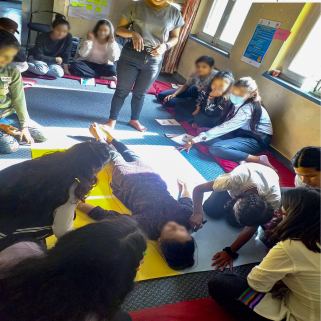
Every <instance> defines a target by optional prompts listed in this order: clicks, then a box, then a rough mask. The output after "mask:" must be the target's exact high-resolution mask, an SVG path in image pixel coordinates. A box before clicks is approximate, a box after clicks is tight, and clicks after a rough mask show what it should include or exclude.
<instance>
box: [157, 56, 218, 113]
mask: <svg viewBox="0 0 321 321" xmlns="http://www.w3.org/2000/svg"><path fill="white" fill-rule="evenodd" d="M195 65H196V67H195V72H194V73H193V74H192V75H191V76H190V78H189V80H188V81H187V82H186V84H184V85H183V86H181V87H180V88H179V89H171V90H165V91H163V92H161V93H160V94H158V95H157V98H158V99H159V100H160V101H162V102H163V104H164V105H165V106H166V107H175V105H176V104H177V102H178V101H179V100H180V99H182V98H191V100H192V101H194V102H195V100H196V99H197V98H198V94H199V92H200V91H201V90H204V89H205V88H207V87H208V86H209V84H211V82H212V80H213V78H214V76H215V74H216V73H217V70H215V69H214V59H213V58H212V57H211V56H202V57H200V58H198V59H197V60H196V61H195Z"/></svg>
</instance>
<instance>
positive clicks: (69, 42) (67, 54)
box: [61, 34, 72, 75]
mask: <svg viewBox="0 0 321 321" xmlns="http://www.w3.org/2000/svg"><path fill="white" fill-rule="evenodd" d="M66 41H67V44H66V49H65V50H64V52H63V53H62V55H61V58H62V64H63V68H64V71H65V74H66V75H70V72H69V63H70V56H71V49H72V36H71V34H68V36H67V39H66Z"/></svg>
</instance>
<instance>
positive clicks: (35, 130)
mask: <svg viewBox="0 0 321 321" xmlns="http://www.w3.org/2000/svg"><path fill="white" fill-rule="evenodd" d="M19 49H20V45H19V42H18V40H17V39H16V38H15V36H14V35H13V34H11V33H9V32H8V31H6V30H0V76H1V78H0V152H1V153H5V154H9V153H13V152H15V151H17V150H18V149H19V143H18V141H17V140H16V139H15V138H14V136H19V139H20V141H22V139H25V140H26V142H27V144H30V143H32V142H33V140H36V141H39V142H43V141H45V140H46V138H45V137H44V136H43V134H42V133H41V131H40V128H41V127H40V125H38V124H37V123H36V122H34V121H32V120H31V119H30V118H29V114H28V110H27V106H26V100H25V94H24V90H23V83H22V78H21V74H20V72H19V69H18V68H17V67H16V66H14V65H13V64H11V61H12V59H13V57H14V56H15V55H16V54H17V52H18V51H19ZM2 183H3V182H2Z"/></svg>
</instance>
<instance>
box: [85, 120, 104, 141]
mask: <svg viewBox="0 0 321 321" xmlns="http://www.w3.org/2000/svg"><path fill="white" fill-rule="evenodd" d="M89 131H90V133H91V134H92V135H93V136H94V137H95V138H96V140H99V139H104V140H107V135H106V134H105V133H104V132H103V131H102V130H101V129H100V127H99V125H98V124H97V123H93V124H92V125H91V126H90V128H89Z"/></svg>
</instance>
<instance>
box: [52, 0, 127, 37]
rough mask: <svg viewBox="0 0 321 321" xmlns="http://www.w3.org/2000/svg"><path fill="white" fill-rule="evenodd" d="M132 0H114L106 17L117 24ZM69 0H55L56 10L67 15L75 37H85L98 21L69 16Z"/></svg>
mask: <svg viewBox="0 0 321 321" xmlns="http://www.w3.org/2000/svg"><path fill="white" fill-rule="evenodd" d="M130 2H131V0H113V1H112V4H111V8H110V12H109V16H108V17H106V19H108V20H110V21H111V22H112V23H113V25H114V26H117V24H118V22H119V20H120V18H121V15H120V12H121V10H122V9H123V8H124V7H126V6H127V5H128V4H130ZM69 3H70V1H69V0H54V7H53V8H54V11H56V12H60V13H62V14H64V15H65V16H66V17H67V20H68V21H69V22H70V25H71V33H72V35H73V36H75V37H80V38H83V37H85V36H86V34H87V32H88V30H91V29H93V27H94V25H95V24H96V21H90V20H84V19H80V18H73V17H68V8H69Z"/></svg>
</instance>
